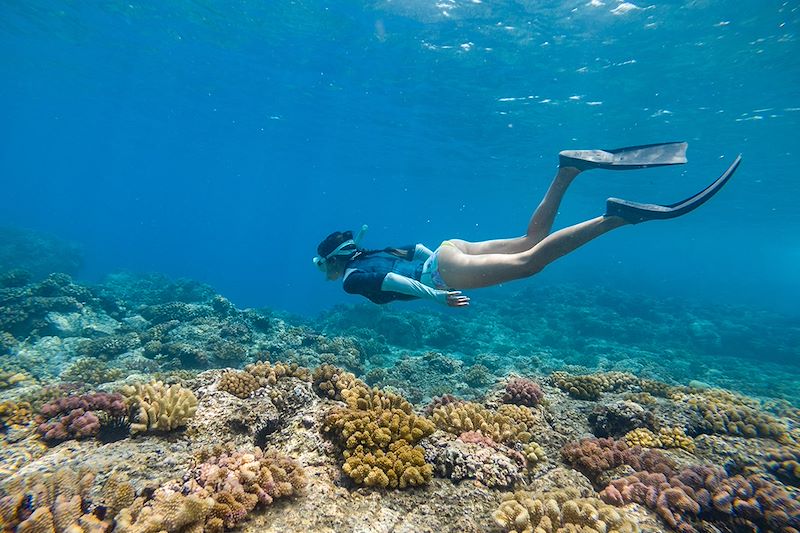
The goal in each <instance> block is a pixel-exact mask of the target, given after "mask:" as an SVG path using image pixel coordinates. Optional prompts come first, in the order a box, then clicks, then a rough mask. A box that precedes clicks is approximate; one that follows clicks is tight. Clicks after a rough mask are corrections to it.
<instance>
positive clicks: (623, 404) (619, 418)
mask: <svg viewBox="0 0 800 533" xmlns="http://www.w3.org/2000/svg"><path fill="white" fill-rule="evenodd" d="M589 424H590V425H591V426H592V431H593V432H594V434H595V435H597V436H598V437H615V438H618V437H621V436H623V435H625V434H626V433H628V432H629V431H631V430H634V429H636V428H653V427H654V426H655V417H654V416H653V413H652V412H651V411H649V410H647V409H645V408H644V407H642V406H641V405H639V404H638V403H635V402H629V401H627V400H622V401H619V402H612V403H608V404H602V405H597V406H595V408H594V409H593V410H592V412H591V414H589Z"/></svg>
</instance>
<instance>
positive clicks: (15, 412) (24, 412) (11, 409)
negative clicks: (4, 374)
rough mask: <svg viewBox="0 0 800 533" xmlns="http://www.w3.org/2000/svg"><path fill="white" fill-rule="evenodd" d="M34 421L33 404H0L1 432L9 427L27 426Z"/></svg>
mask: <svg viewBox="0 0 800 533" xmlns="http://www.w3.org/2000/svg"><path fill="white" fill-rule="evenodd" d="M32 419H33V413H32V411H31V404H29V403H28V402H12V401H10V400H7V401H4V402H0V431H3V430H4V429H6V428H9V427H20V426H24V425H26V424H27V423H28V422H30V421H31V420H32Z"/></svg>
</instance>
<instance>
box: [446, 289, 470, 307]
mask: <svg viewBox="0 0 800 533" xmlns="http://www.w3.org/2000/svg"><path fill="white" fill-rule="evenodd" d="M447 305H449V306H450V307H467V306H468V305H469V296H464V295H463V294H461V291H447Z"/></svg>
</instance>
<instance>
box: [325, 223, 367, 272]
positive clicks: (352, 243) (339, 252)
mask: <svg viewBox="0 0 800 533" xmlns="http://www.w3.org/2000/svg"><path fill="white" fill-rule="evenodd" d="M366 232H367V225H366V224H364V225H363V226H361V229H360V230H359V232H358V235H356V237H355V239H348V240H346V241H344V242H343V243H342V244H340V245H339V246H337V247H336V248H334V249H333V251H331V252H330V253H329V254H327V255H326V256H324V257H322V256H319V255H318V256H316V257H314V259H313V261H314V264H315V265H316V266H317V268H318V269H319V271H320V272H323V273H327V272H328V265H329V263H330V261H331V259H333V258H335V257H338V256H343V255H346V256H350V255H353V254H354V253H355V252H356V251H358V245H359V244H360V243H361V240H362V239H363V238H364V234H365V233H366Z"/></svg>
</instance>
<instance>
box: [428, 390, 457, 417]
mask: <svg viewBox="0 0 800 533" xmlns="http://www.w3.org/2000/svg"><path fill="white" fill-rule="evenodd" d="M451 403H455V404H463V403H467V401H466V400H465V399H463V398H458V397H456V396H453V395H452V394H444V395H442V396H437V397H435V398H433V399H432V400H431V401H430V403H429V404H428V405H426V406H425V409H423V412H424V413H425V415H426V416H431V415H432V414H433V411H434V410H435V409H436V408H437V407H441V406H443V405H448V404H451Z"/></svg>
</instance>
